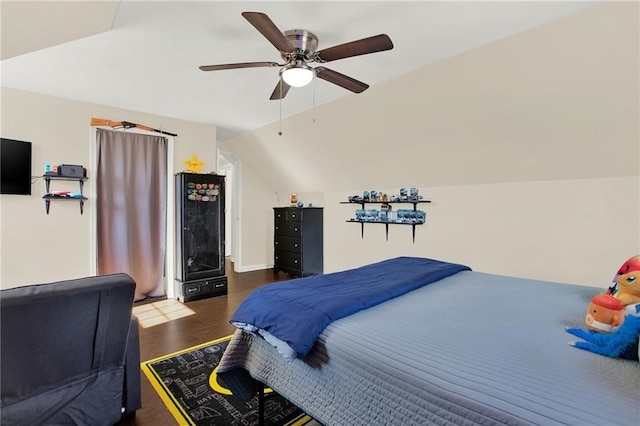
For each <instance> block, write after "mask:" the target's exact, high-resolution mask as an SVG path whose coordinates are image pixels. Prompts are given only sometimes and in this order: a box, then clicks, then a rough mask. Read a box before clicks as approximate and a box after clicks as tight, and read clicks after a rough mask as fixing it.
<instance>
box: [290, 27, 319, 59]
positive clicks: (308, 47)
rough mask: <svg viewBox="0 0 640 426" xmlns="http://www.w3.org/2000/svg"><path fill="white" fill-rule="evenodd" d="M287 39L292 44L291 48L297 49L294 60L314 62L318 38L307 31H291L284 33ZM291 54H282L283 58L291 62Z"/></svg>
mask: <svg viewBox="0 0 640 426" xmlns="http://www.w3.org/2000/svg"><path fill="white" fill-rule="evenodd" d="M284 35H285V37H287V39H288V40H289V43H291V46H293V47H294V48H295V52H294V53H293V55H294V56H293V58H294V59H296V60H297V61H300V60H302V61H305V62H309V61H311V60H312V56H313V54H314V53H315V51H316V50H317V49H318V37H317V36H316V35H315V34H314V33H312V32H311V31H307V30H289V31H285V32H284ZM290 55H291V54H285V53H283V54H282V58H283V59H285V60H287V61H290V60H291V59H292V58H291V56H290Z"/></svg>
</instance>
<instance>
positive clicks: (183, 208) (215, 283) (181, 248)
mask: <svg viewBox="0 0 640 426" xmlns="http://www.w3.org/2000/svg"><path fill="white" fill-rule="evenodd" d="M224 183H225V176H220V175H211V174H200V173H177V174H176V175H175V185H176V187H175V189H176V191H175V194H176V221H177V224H176V243H177V244H176V279H175V289H176V294H177V296H178V299H179V300H180V301H181V302H189V301H192V300H198V299H203V298H205V297H213V296H221V295H225V294H227V277H226V276H225V264H224V262H225V258H224V252H225V244H224V238H225V229H224V224H225V215H224V214H225V196H224V195H225V193H224Z"/></svg>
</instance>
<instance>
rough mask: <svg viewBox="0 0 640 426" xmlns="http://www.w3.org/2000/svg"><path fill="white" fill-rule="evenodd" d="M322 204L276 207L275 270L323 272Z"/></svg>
mask: <svg viewBox="0 0 640 426" xmlns="http://www.w3.org/2000/svg"><path fill="white" fill-rule="evenodd" d="M322 215H323V209H322V207H274V208H273V218H274V225H273V226H274V228H273V229H274V230H273V273H274V275H276V274H277V273H278V272H279V271H283V272H287V273H289V274H291V275H295V276H307V275H318V274H322V272H323V268H324V265H323V263H324V261H323V259H324V257H323V224H322V222H323V219H322Z"/></svg>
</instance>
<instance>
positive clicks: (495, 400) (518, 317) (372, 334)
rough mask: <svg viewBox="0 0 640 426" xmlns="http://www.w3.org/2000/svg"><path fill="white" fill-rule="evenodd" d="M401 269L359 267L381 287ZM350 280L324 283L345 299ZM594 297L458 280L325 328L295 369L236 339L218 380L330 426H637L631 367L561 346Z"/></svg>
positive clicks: (638, 384)
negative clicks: (269, 393) (338, 287)
mask: <svg viewBox="0 0 640 426" xmlns="http://www.w3.org/2000/svg"><path fill="white" fill-rule="evenodd" d="M398 259H405V260H406V259H407V258H394V259H389V260H387V261H383V262H379V263H376V264H372V265H365V267H366V268H369V269H371V268H373V270H375V268H376V267H379V268H380V269H379V275H380V276H382V277H383V278H384V279H387V278H389V276H388V275H385V270H386V269H385V268H386V267H387V266H388V265H389V264H393V263H394V262H396V261H398ZM410 259H418V260H421V258H410ZM436 262H437V261H436ZM359 270H360V268H356V269H354V270H350V271H344V272H338V273H335V274H325V277H326V276H330V278H331V279H332V282H334V283H340V281H341V279H345V281H343V284H344V286H345V287H348V285H347V284H348V283H349V281H348V280H349V279H353V278H354V277H356V276H358V275H359V274H358V271H359ZM354 271H355V272H354ZM345 272H348V273H345ZM321 277H322V276H321ZM310 278H313V277H310ZM316 281H318V280H317V279H316ZM316 281H312V280H309V278H300V279H297V280H290V281H285V282H279V283H274V284H269V285H268V286H264V287H271V286H284V285H287V286H292V285H296V286H305V285H306V286H308V287H311V286H313V285H314V284H315V283H316ZM264 287H263V288H264ZM272 288H273V289H277V288H278V287H272ZM599 290H600V289H597V288H593V287H585V286H578V285H571V284H561V283H552V282H545V281H538V280H530V279H521V278H514V277H508V276H500V275H493V274H487V273H481V272H476V271H472V270H470V269H469V268H463V269H460V270H459V271H456V272H453V273H451V274H450V275H447V276H445V277H443V278H439V279H437V280H434V281H433V282H431V283H428V284H426V285H423V286H417V287H416V288H413V289H411V290H409V291H406V292H404V293H401V294H397V295H393V296H392V297H389V298H387V299H386V300H384V301H381V302H378V303H375V304H373V305H372V306H370V307H366V308H364V309H360V310H357V311H356V312H354V313H349V314H347V315H344V316H343V317H341V318H339V319H335V320H331V321H329V322H328V324H327V325H326V326H324V328H322V330H321V332H320V333H319V335H318V336H317V339H316V340H315V342H314V344H313V345H312V347H311V349H310V350H309V351H308V352H307V353H305V354H304V355H302V354H298V356H297V357H290V358H287V357H285V356H283V351H282V350H279V349H278V348H277V347H276V346H277V345H274V342H273V341H271V342H270V341H268V340H267V339H265V338H264V336H263V335H261V334H260V333H259V332H255V330H253V331H252V330H247V329H246V328H245V329H242V328H238V330H237V331H236V332H235V333H234V335H233V337H232V340H231V342H230V343H229V346H228V347H227V349H226V351H225V353H224V356H223V358H222V360H221V362H220V365H219V367H218V370H217V373H218V377H219V379H220V380H221V381H222V382H223V383H224V384H225V386H227V387H228V388H230V389H231V390H232V392H233V393H234V395H236V396H237V397H238V398H240V399H247V398H250V397H253V396H254V395H255V394H256V391H257V390H258V389H259V388H260V386H261V385H262V384H264V385H266V386H269V387H271V388H272V389H274V390H275V391H277V392H278V393H280V394H281V395H283V396H284V397H286V398H287V399H289V400H290V401H291V402H292V403H294V404H295V405H297V406H298V407H300V408H301V409H302V410H304V411H305V412H307V413H308V414H309V415H310V416H312V417H313V418H314V419H316V420H317V421H318V422H320V423H322V424H324V425H327V426H328V425H379V424H389V425H391V424H393V425H427V424H437V425H448V424H452V425H453V424H455V425H475V424H479V425H495V424H506V425H529V424H537V425H554V424H569V425H625V426H628V425H637V424H640V363H638V361H632V360H627V359H620V358H609V357H605V356H601V355H597V354H594V353H591V352H588V351H585V350H581V349H578V348H575V347H573V346H571V345H569V344H568V342H570V341H575V340H576V338H575V337H573V336H571V335H570V334H568V333H567V332H566V331H565V328H566V327H583V325H584V318H585V312H586V307H587V306H588V305H589V301H590V300H591V298H592V297H593V296H594V295H595V294H597V293H598V292H599ZM256 291H257V290H256ZM301 291H302V290H301ZM250 298H251V295H250V296H249V298H248V299H250ZM260 298H261V295H260V294H257V295H256V300H261V299H260ZM243 303H244V302H243ZM265 305H266V306H265V309H266V310H267V311H269V309H270V305H271V303H265ZM289 306H291V307H292V308H291V309H287V311H291V310H294V308H293V306H295V304H290V305H289ZM272 308H273V309H272V310H273V311H275V312H272V313H273V314H274V317H277V315H275V314H276V313H277V311H280V310H282V309H281V308H278V307H272ZM241 310H242V309H239V311H241ZM267 316H269V315H267ZM274 321H276V320H274ZM234 323H237V321H235V322H234ZM236 325H238V324H236ZM301 327H302V328H305V329H306V328H307V326H301ZM266 328H268V327H266ZM274 334H277V333H274ZM277 337H278V336H277V335H276V338H277ZM284 341H286V339H284ZM292 347H294V346H292Z"/></svg>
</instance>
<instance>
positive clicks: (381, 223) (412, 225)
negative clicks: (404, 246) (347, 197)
mask: <svg viewBox="0 0 640 426" xmlns="http://www.w3.org/2000/svg"><path fill="white" fill-rule="evenodd" d="M422 203H431V200H407V201H341V202H340V204H357V205H360V206H362V208H364V206H365V205H366V204H412V205H413V210H414V211H415V210H416V206H417V205H418V204H422ZM346 222H348V223H359V224H360V235H361V237H362V238H364V225H365V224H380V225H385V237H386V240H387V241H389V225H405V226H411V236H412V239H413V243H414V244H415V242H416V226H420V225H424V224H425V222H390V221H383V220H355V219H349V220H347V221H346Z"/></svg>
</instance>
